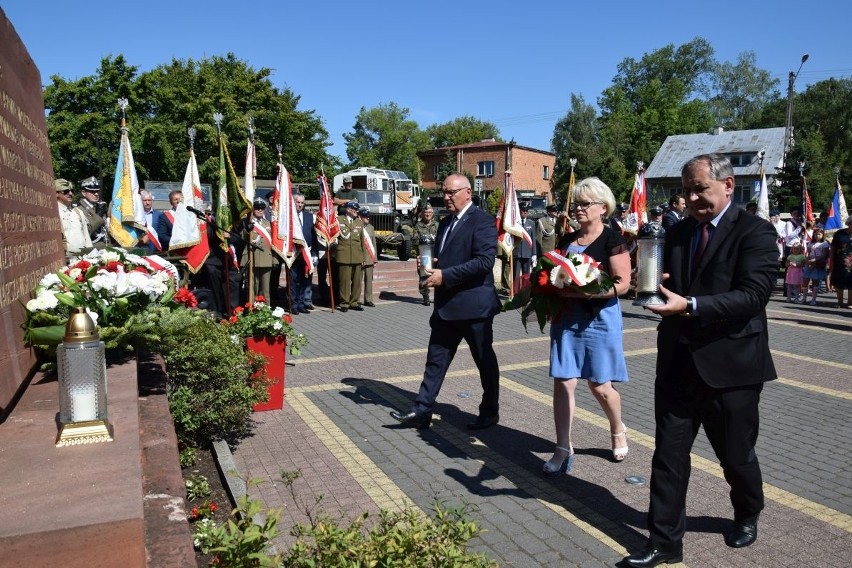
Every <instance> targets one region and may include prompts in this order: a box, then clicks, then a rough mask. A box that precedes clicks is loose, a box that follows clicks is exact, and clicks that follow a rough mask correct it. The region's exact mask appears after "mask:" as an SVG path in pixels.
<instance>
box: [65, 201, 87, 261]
mask: <svg viewBox="0 0 852 568" xmlns="http://www.w3.org/2000/svg"><path fill="white" fill-rule="evenodd" d="M58 205H59V221H60V223H61V224H62V241H63V242H64V244H65V253H66V254H77V253H79V252H80V251H81V250H82V249H84V248H90V247H91V246H92V239H91V238H90V237H89V231H88V228H87V226H86V216H85V215H84V214H83V212H82V211H80V208H79V207H67V206H66V205H65V204H64V203H58Z"/></svg>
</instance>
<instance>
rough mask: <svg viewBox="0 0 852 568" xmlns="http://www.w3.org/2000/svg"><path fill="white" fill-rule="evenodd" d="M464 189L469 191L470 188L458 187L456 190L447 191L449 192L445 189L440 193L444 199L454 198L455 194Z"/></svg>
mask: <svg viewBox="0 0 852 568" xmlns="http://www.w3.org/2000/svg"><path fill="white" fill-rule="evenodd" d="M465 189H470V188H469V187H460V188H458V189H449V190H447V189H445V190H443V191H442V192H441V195H443V196H444V197H454V196H455V194H457V193H458V192H460V191H464V190H465Z"/></svg>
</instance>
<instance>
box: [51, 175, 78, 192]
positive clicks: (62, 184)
mask: <svg viewBox="0 0 852 568" xmlns="http://www.w3.org/2000/svg"><path fill="white" fill-rule="evenodd" d="M53 189H55V190H56V191H65V190H66V189H74V184H73V183H71V182H70V181H68V180H67V179H62V178H59V179H55V180H53Z"/></svg>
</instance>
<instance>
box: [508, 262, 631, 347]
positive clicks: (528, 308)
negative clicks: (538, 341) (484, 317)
mask: <svg viewBox="0 0 852 568" xmlns="http://www.w3.org/2000/svg"><path fill="white" fill-rule="evenodd" d="M600 266H601V263H600V262H598V261H596V260H595V259H593V258H592V257H590V256H588V255H586V254H577V253H572V252H569V253H568V255H567V256H563V255H562V254H560V253H559V252H557V251H551V252H549V253H547V254H545V255H543V256H542V257H541V258H540V259H539V261H538V262H537V263H536V265H535V268H533V270H532V274H531V275H530V280H529V284H528V285H527V286H524V287H523V288H521V290H520V291H519V292H518V293H517V294H516V295H515V296H514V297H512V298H511V299H509V300H507V301H506V302H505V303H504V304H503V311H507V310H509V309H520V310H521V322H522V323H523V324H524V329H526V327H527V320H528V319H529V317H530V314H533V313H535V316H536V319H537V321H538V326H539V329H540V330H541V331H542V332H543V331H544V326H545V325H546V324H547V322H549V321H550V320H551V319H553V317H554V316H556V315H557V314H559V312H561V310H562V305H563V302H564V301H565V300H566V299H568V298H569V297H570V296H568V295H566V292H568V291H571V292H574V293H576V292H579V293H584V294H590V295H593V294H601V293H603V292H607V291H609V290H611V289H612V288H613V287H614V286H615V285H616V283H618V281H619V280H620V278H619V277H617V276H616V277H612V276H610V275H608V274H607V273H606V272H604V271H603V270H601V269H600Z"/></svg>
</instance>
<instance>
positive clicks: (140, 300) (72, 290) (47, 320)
mask: <svg viewBox="0 0 852 568" xmlns="http://www.w3.org/2000/svg"><path fill="white" fill-rule="evenodd" d="M175 276H176V271H175V270H174V266H172V265H170V264H169V263H167V262H166V261H163V260H162V259H159V258H157V259H156V260H154V259H151V258H150V257H141V256H137V255H135V254H131V253H128V252H127V251H126V250H124V249H120V248H109V247H108V248H104V249H94V250H92V251H91V252H89V253H88V254H86V255H84V256H81V257H78V258H75V259H72V261H71V263H70V264H69V265H68V266H66V267H65V268H63V269H62V270H60V271H58V272H56V273H51V274H47V275H45V276H44V277H43V278H42V279H41V281H40V282H39V284H38V285H37V286H36V288H35V291H34V296H35V297H34V298H33V299H32V300H30V301H28V302H27V304H26V309H27V319H26V321H25V323H24V328H25V329H26V333H25V340H26V341H27V344H28V345H42V346H50V345H57V344H59V342H60V341H62V336H63V334H64V333H65V327H64V326H65V322H66V321H67V320H68V316H69V314H70V313H71V311H72V310H73V308H75V307H77V306H82V307H85V308H86V311H87V312H88V313H89V314H90V315H91V316H92V319H94V320H95V323H96V324H97V325H99V326H100V327H101V328H104V327H109V326H121V325H122V324H123V323H124V322H125V321H126V320H127V319H128V318H129V317H130V316H132V315H134V314H137V313H139V312H141V311H143V310H144V309H145V308H147V307H148V306H149V305H152V304H157V303H159V304H167V303H169V302H170V301H171V300H172V298H173V297H174V295H175V279H176V278H175Z"/></svg>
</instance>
